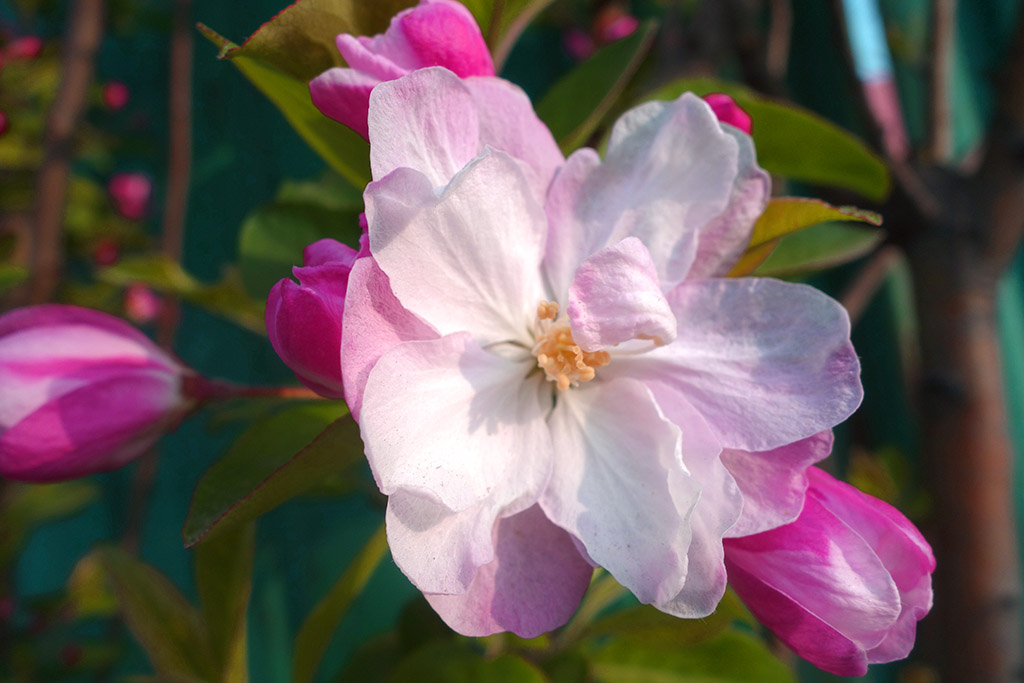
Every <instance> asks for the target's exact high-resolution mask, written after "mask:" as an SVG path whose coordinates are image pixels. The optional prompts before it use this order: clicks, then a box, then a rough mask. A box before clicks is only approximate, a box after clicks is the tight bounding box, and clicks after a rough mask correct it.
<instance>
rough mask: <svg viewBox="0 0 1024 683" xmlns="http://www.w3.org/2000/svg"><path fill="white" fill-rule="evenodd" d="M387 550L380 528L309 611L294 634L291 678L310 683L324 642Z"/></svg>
mask: <svg viewBox="0 0 1024 683" xmlns="http://www.w3.org/2000/svg"><path fill="white" fill-rule="evenodd" d="M387 551H388V539H387V536H386V535H385V533H384V527H381V528H380V529H378V530H377V531H376V533H374V535H373V536H372V537H371V538H370V540H369V541H367V542H366V545H365V546H363V549H362V550H361V551H359V554H358V555H357V556H356V558H355V559H354V560H352V564H350V565H349V566H348V568H347V569H346V570H345V572H344V573H343V574H342V575H341V577H340V578H339V579H338V581H337V582H336V583H335V584H334V586H333V587H332V588H331V590H330V592H329V593H328V594H327V597H325V598H324V599H323V600H321V601H320V603H319V604H317V606H316V607H314V608H313V611H312V612H311V613H310V615H309V616H308V617H306V621H305V622H303V624H302V628H301V629H299V635H298V636H296V637H295V660H294V666H293V669H292V673H293V675H292V680H293V681H296V682H297V683H311V682H312V680H313V676H314V675H315V674H316V669H317V667H318V666H319V665H320V660H321V659H323V656H324V653H325V652H327V645H328V644H329V643H330V642H331V636H332V635H333V634H334V630H335V629H336V628H338V624H340V623H341V620H342V619H343V618H344V617H345V614H346V613H347V612H348V608H349V606H350V605H351V604H352V601H353V600H354V599H355V598H356V597H357V596H358V595H359V594H360V593H361V592H362V590H363V588H365V587H366V583H367V582H368V581H369V580H370V577H371V576H373V573H374V571H376V570H377V565H379V564H380V561H381V560H382V559H383V558H384V555H385V554H386V553H387Z"/></svg>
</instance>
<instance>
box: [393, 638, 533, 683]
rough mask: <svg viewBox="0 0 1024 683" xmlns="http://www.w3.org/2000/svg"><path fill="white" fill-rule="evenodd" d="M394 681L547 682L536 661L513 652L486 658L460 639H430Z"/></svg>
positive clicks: (406, 661)
mask: <svg viewBox="0 0 1024 683" xmlns="http://www.w3.org/2000/svg"><path fill="white" fill-rule="evenodd" d="M389 680H390V681H391V683H546V681H547V678H546V677H545V676H544V674H543V673H542V672H541V671H540V670H539V669H537V668H536V667H535V666H534V665H533V664H530V663H529V662H527V661H525V660H523V659H520V658H519V657H515V656H513V655H500V656H498V657H495V658H493V659H487V658H484V657H483V656H482V655H480V654H477V653H476V652H474V651H473V650H471V649H469V647H467V645H466V644H464V643H459V642H440V643H438V642H435V643H429V644H427V645H425V646H423V647H421V648H420V649H418V650H416V651H415V652H413V653H412V654H411V655H409V656H408V657H406V658H405V659H404V660H402V662H401V663H400V664H399V665H398V667H397V668H396V669H395V671H394V673H393V674H392V675H391V678H390V679H389Z"/></svg>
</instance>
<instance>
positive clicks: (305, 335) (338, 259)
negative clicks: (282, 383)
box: [266, 239, 360, 398]
mask: <svg viewBox="0 0 1024 683" xmlns="http://www.w3.org/2000/svg"><path fill="white" fill-rule="evenodd" d="M359 256H360V252H357V251H356V250H355V249H353V248H352V247H349V246H347V245H344V244H342V243H341V242H337V241H335V240H331V239H323V240H320V241H318V242H314V243H313V244H311V245H309V246H308V247H306V252H305V254H304V263H305V266H304V267H302V268H298V267H296V268H293V269H292V272H293V273H294V274H295V277H296V278H298V280H299V283H300V284H296V283H295V282H293V281H292V280H289V279H287V278H285V279H284V280H281V281H280V282H278V283H277V284H276V285H274V288H273V289H271V290H270V295H269V296H268V297H267V312H266V323H267V333H268V334H269V336H270V343H271V344H272V345H273V346H274V351H276V352H277V355H278V356H280V357H281V360H283V361H284V363H285V365H287V366H288V367H289V368H291V369H292V372H294V373H295V376H296V377H298V378H299V381H300V382H302V383H303V384H305V385H306V386H307V387H309V388H310V389H312V390H313V391H315V392H317V393H318V394H320V395H321V396H324V397H326V398H342V384H341V318H342V314H343V313H344V310H345V292H346V290H347V289H348V276H349V273H350V272H351V271H352V266H353V265H354V264H355V262H356V259H357V258H358V257H359Z"/></svg>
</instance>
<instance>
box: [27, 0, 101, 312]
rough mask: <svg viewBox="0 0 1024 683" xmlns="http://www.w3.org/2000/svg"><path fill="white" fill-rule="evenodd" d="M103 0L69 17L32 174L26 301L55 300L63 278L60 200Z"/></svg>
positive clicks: (82, 0)
mask: <svg viewBox="0 0 1024 683" xmlns="http://www.w3.org/2000/svg"><path fill="white" fill-rule="evenodd" d="M103 14H104V3H103V0H77V1H76V2H75V3H74V5H73V6H72V8H71V16H70V17H69V18H68V34H67V37H66V38H65V42H64V54H63V59H62V62H61V67H62V73H61V79H60V85H59V86H58V87H57V96H56V98H55V99H54V101H53V105H52V106H51V107H50V112H49V115H48V116H47V119H46V128H45V130H44V132H43V149H44V158H43V163H42V165H41V166H40V167H39V174H38V176H37V177H36V185H35V204H34V208H33V223H34V225H33V228H34V229H33V230H32V235H33V242H32V277H31V280H30V281H29V285H28V298H29V301H30V303H34V304H40V303H45V302H47V301H50V300H52V299H53V297H54V295H55V294H56V292H57V286H58V285H59V284H60V280H61V268H62V266H63V261H64V259H63V246H64V245H63V241H64V204H65V201H66V200H67V190H68V180H69V179H70V176H71V158H72V155H73V152H74V139H75V131H76V130H77V128H78V123H79V121H80V120H81V118H82V112H83V111H84V110H85V106H86V96H87V95H88V93H89V86H90V84H91V83H92V79H93V71H94V67H95V62H96V51H97V50H98V49H99V46H100V41H101V40H102V38H103Z"/></svg>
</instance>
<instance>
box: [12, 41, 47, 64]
mask: <svg viewBox="0 0 1024 683" xmlns="http://www.w3.org/2000/svg"><path fill="white" fill-rule="evenodd" d="M41 54H43V39H42V38H40V37H39V36H21V37H20V38H15V39H14V40H12V41H11V42H10V44H9V45H8V46H7V47H6V48H5V49H4V57H6V58H7V59H9V60H11V61H15V60H25V61H31V60H33V59H35V58H37V57H38V56H39V55H41Z"/></svg>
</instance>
